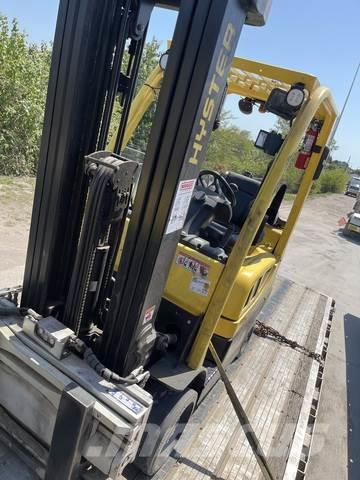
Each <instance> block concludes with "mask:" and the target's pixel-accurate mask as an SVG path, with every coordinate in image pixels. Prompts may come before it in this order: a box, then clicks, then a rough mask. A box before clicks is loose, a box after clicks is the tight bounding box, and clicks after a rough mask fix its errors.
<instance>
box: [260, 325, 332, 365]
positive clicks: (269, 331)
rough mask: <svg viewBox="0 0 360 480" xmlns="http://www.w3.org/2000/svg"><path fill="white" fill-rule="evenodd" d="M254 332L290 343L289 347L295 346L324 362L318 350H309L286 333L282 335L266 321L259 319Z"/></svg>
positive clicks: (286, 343)
mask: <svg viewBox="0 0 360 480" xmlns="http://www.w3.org/2000/svg"><path fill="white" fill-rule="evenodd" d="M254 333H255V335H257V336H258V337H263V338H271V339H273V340H275V341H277V342H279V343H283V344H285V345H288V346H289V347H291V348H293V349H294V350H297V351H299V352H303V353H305V355H307V356H308V357H310V358H313V359H314V360H316V361H317V362H319V363H322V362H323V358H322V356H321V355H320V354H319V353H316V352H313V351H312V350H309V349H308V348H306V347H304V346H303V345H300V344H299V343H298V342H296V341H295V340H290V339H289V338H287V337H285V335H282V334H281V333H280V332H278V331H277V330H275V328H272V327H270V326H269V325H265V324H264V323H262V322H260V321H259V320H256V325H255V328H254Z"/></svg>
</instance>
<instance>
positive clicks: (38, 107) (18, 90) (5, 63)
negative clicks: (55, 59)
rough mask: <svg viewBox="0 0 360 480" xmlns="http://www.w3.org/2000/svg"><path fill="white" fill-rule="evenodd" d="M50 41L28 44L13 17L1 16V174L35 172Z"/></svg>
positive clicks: (48, 65) (48, 64)
mask: <svg viewBox="0 0 360 480" xmlns="http://www.w3.org/2000/svg"><path fill="white" fill-rule="evenodd" d="M50 59H51V48H50V45H49V44H46V43H42V44H40V45H34V44H28V42H27V38H26V35H25V34H24V33H23V32H21V31H20V30H19V26H18V23H17V21H16V20H15V19H14V20H13V21H12V23H11V25H9V22H8V20H7V18H6V17H5V16H3V15H0V72H1V73H0V174H2V175H33V174H34V173H35V171H36V164H37V159H38V155H39V145H40V137H41V131H42V123H43V115H44V106H45V99H46V90H47V82H48V75H49V68H50Z"/></svg>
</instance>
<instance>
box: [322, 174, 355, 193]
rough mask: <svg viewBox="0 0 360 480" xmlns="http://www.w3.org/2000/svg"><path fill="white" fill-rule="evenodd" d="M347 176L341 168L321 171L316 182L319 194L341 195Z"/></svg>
mask: <svg viewBox="0 0 360 480" xmlns="http://www.w3.org/2000/svg"><path fill="white" fill-rule="evenodd" d="M348 180H349V176H348V174H347V172H346V171H345V170H343V169H342V168H334V169H325V170H323V172H322V174H321V176H320V178H319V180H318V182H319V184H320V188H319V190H320V192H321V193H328V192H329V193H343V192H344V191H345V188H346V184H347V182H348Z"/></svg>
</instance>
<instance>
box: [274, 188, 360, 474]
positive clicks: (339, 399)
mask: <svg viewBox="0 0 360 480" xmlns="http://www.w3.org/2000/svg"><path fill="white" fill-rule="evenodd" d="M353 204H354V199H353V198H349V197H346V196H345V195H331V196H318V197H313V198H311V199H310V200H308V202H307V203H306V205H305V207H304V210H303V212H302V215H301V218H300V220H299V222H298V225H297V227H296V230H295V232H294V234H293V236H292V238H291V240H290V242H289V245H288V249H287V251H286V254H285V258H284V261H283V264H282V265H281V268H280V273H281V274H282V275H284V276H287V277H289V278H291V279H292V280H294V281H296V282H298V283H301V284H304V285H306V286H308V287H311V288H314V289H315V290H318V291H321V292H323V293H325V294H327V295H329V296H331V297H333V298H334V299H335V301H336V311H335V316H334V321H333V325H332V330H331V336H330V344H329V350H328V356H327V359H326V366H325V374H324V382H323V387H322V393H321V401H320V406H319V410H318V414H317V421H316V429H315V434H314V437H313V446H312V454H311V456H310V462H309V465H308V470H307V477H306V478H308V479H309V480H325V479H334V480H335V479H336V480H342V479H344V480H345V479H349V480H358V479H359V478H360V382H359V379H360V348H359V345H360V289H359V286H360V281H359V280H360V241H358V240H356V239H349V238H347V237H343V235H342V233H341V230H340V229H339V227H338V226H337V221H338V220H339V218H341V217H342V216H344V215H345V214H346V213H347V212H349V211H350V210H351V208H352V205H353Z"/></svg>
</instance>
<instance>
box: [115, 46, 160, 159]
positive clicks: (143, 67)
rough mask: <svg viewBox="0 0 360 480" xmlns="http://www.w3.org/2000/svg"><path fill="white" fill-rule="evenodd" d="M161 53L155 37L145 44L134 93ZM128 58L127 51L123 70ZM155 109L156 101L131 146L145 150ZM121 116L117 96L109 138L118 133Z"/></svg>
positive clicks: (138, 129) (143, 119)
mask: <svg viewBox="0 0 360 480" xmlns="http://www.w3.org/2000/svg"><path fill="white" fill-rule="evenodd" d="M160 54H161V52H160V43H159V42H158V41H157V40H155V39H154V38H153V39H152V40H151V41H150V42H148V43H146V44H145V46H144V50H143V55H142V58H141V62H140V67H139V74H138V78H137V82H136V87H135V93H134V95H136V94H137V93H138V91H139V90H140V88H141V87H142V85H144V83H145V82H146V80H147V78H148V77H149V75H150V73H151V72H152V70H154V68H155V66H156V65H157V63H158V62H159V59H160ZM128 58H129V57H128V54H127V53H125V55H124V61H123V70H126V65H127V63H128ZM155 110H156V102H154V103H153V104H152V105H151V107H150V108H149V109H148V111H147V112H146V113H145V115H144V117H143V118H142V121H141V122H140V124H139V125H138V127H137V129H136V131H135V133H134V135H133V136H132V138H131V139H130V142H129V146H131V147H133V148H135V149H136V150H140V151H141V152H145V150H146V145H147V142H148V139H149V134H150V129H151V125H152V121H153V117H154V113H155ZM120 117H121V107H120V103H119V98H117V99H116V100H115V105H114V109H113V115H112V119H111V125H110V129H109V139H110V138H112V136H113V135H116V132H117V129H118V125H119V121H120Z"/></svg>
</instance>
